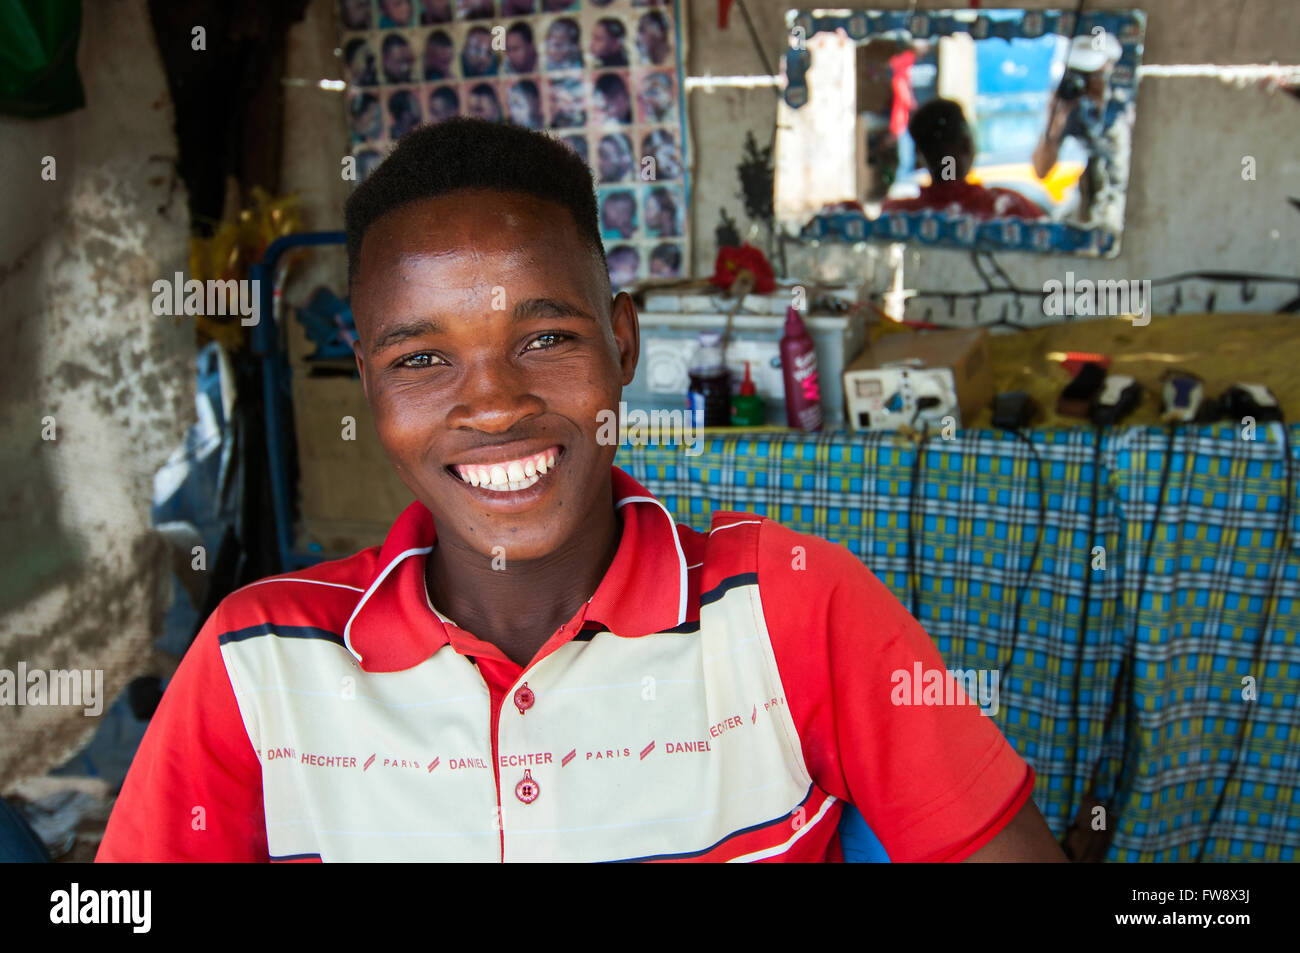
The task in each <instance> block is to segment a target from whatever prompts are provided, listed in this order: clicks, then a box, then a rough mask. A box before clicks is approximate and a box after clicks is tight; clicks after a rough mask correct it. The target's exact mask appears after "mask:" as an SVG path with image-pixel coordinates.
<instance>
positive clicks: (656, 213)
mask: <svg viewBox="0 0 1300 953" xmlns="http://www.w3.org/2000/svg"><path fill="white" fill-rule="evenodd" d="M663 214H664V210H663V206H662V204H660V201H659V196H658V195H656V194H654V193H653V192H651V193H650V194H649V195H647V196H646V200H645V223H646V227H647V228H653V229H660V228H663Z"/></svg>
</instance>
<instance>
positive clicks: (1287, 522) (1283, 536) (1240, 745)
mask: <svg viewBox="0 0 1300 953" xmlns="http://www.w3.org/2000/svg"><path fill="white" fill-rule="evenodd" d="M1278 426H1279V427H1280V428H1281V430H1282V457H1283V461H1284V466H1285V473H1286V499H1285V500H1284V501H1283V503H1282V532H1281V533H1279V534H1278V537H1279V542H1281V544H1282V545H1281V551H1280V554H1279V555H1280V556H1281V558H1280V559H1279V560H1278V566H1277V569H1276V570H1270V573H1269V577H1270V578H1269V583H1268V597H1267V598H1266V599H1265V600H1264V624H1263V626H1261V628H1260V630H1259V635H1258V636H1257V637H1256V638H1255V651H1254V654H1253V655H1252V656H1251V661H1250V670H1251V672H1252V673H1255V674H1256V678H1260V677H1262V673H1261V672H1260V668H1259V663H1260V659H1261V657H1262V656H1263V654H1264V641H1265V639H1267V638H1268V633H1269V630H1270V629H1272V627H1273V609H1274V608H1276V605H1275V604H1274V601H1273V600H1274V596H1275V595H1276V593H1277V581H1278V577H1279V576H1281V575H1282V573H1283V572H1284V571H1285V567H1286V562H1287V558H1288V557H1289V556H1290V554H1291V494H1292V493H1293V492H1295V491H1294V484H1293V482H1292V473H1291V441H1290V438H1289V437H1288V436H1287V432H1286V422H1285V421H1279V423H1278ZM1258 708H1259V692H1258V691H1256V692H1255V697H1254V698H1250V699H1248V700H1247V701H1246V714H1245V715H1244V716H1242V719H1241V725H1240V727H1239V728H1238V729H1237V745H1236V751H1235V752H1234V753H1233V756H1232V766H1231V767H1230V768H1229V769H1228V777H1227V779H1226V780H1225V781H1224V782H1223V790H1222V791H1220V792H1219V797H1218V800H1216V801H1215V803H1214V810H1213V811H1211V812H1210V819H1209V821H1208V822H1207V823H1206V826H1205V839H1204V840H1202V841H1201V848H1200V850H1198V851H1197V852H1196V859H1195V860H1194V861H1193V862H1194V863H1198V864H1199V863H1200V862H1201V858H1202V857H1204V856H1205V848H1206V846H1207V845H1208V844H1209V843H1210V840H1211V839H1212V838H1213V836H1214V825H1215V824H1217V823H1218V820H1219V813H1220V812H1221V811H1222V810H1223V803H1224V801H1225V800H1226V799H1227V796H1228V788H1230V787H1232V781H1233V779H1234V778H1235V777H1236V775H1237V768H1238V767H1239V766H1240V764H1241V753H1242V750H1243V749H1244V747H1245V743H1246V734H1247V729H1248V727H1249V725H1250V722H1251V720H1252V719H1253V718H1254V715H1255V711H1256V710H1257V709H1258Z"/></svg>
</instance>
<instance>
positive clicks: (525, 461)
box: [447, 446, 564, 493]
mask: <svg viewBox="0 0 1300 953" xmlns="http://www.w3.org/2000/svg"><path fill="white" fill-rule="evenodd" d="M563 453H564V448H562V447H559V446H554V447H547V448H546V449H545V450H539V451H537V452H536V453H530V454H526V455H525V456H522V457H514V458H509V459H497V460H489V461H484V462H482V463H454V464H451V465H450V466H448V467H447V469H448V470H450V471H451V472H452V473H454V474H455V475H456V476H458V477H459V478H460V479H461V481H462V482H464V483H468V484H469V485H470V486H476V487H479V488H480V489H485V490H492V491H495V492H498V493H511V492H517V491H519V490H526V489H527V488H528V487H530V486H532V485H533V484H535V483H537V482H538V481H539V480H541V478H542V477H544V476H545V475H546V474H547V473H548V472H550V470H551V468H553V467H554V466H555V461H556V460H557V459H559V457H560V456H561V455H562V454H563Z"/></svg>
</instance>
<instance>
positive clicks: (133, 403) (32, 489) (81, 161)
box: [0, 0, 195, 789]
mask: <svg viewBox="0 0 1300 953" xmlns="http://www.w3.org/2000/svg"><path fill="white" fill-rule="evenodd" d="M78 64H79V68H80V72H81V79H82V82H83V84H84V86H85V92H86V107H85V108H83V109H80V110H77V111H75V112H72V113H69V114H67V115H63V116H59V117H55V118H50V119H41V120H35V121H29V120H20V119H10V118H0V168H3V169H4V173H5V188H4V189H3V190H2V191H0V220H2V221H3V222H4V223H5V228H4V229H3V230H0V301H3V302H4V315H5V321H4V327H5V332H6V339H5V341H4V346H3V347H2V348H0V493H2V494H3V503H2V504H0V513H2V514H3V516H0V563H2V567H0V568H2V570H3V571H0V668H4V669H8V670H10V671H13V670H16V668H17V665H18V663H19V662H24V663H25V664H26V666H27V668H28V670H34V669H44V670H48V669H56V668H57V669H82V670H87V669H89V670H95V669H100V670H102V671H103V673H104V674H103V695H104V698H102V699H101V700H100V701H101V703H102V704H103V705H104V708H105V709H106V708H107V707H108V704H109V703H110V702H111V701H112V700H113V699H114V698H115V697H116V696H117V695H118V694H119V693H120V692H121V691H122V689H123V687H124V686H125V685H126V683H127V682H128V681H129V680H130V679H131V678H132V677H133V676H134V675H135V674H136V673H137V670H138V669H139V668H143V667H144V663H145V660H146V659H147V658H148V656H149V653H150V651H151V641H152V638H153V634H154V633H155V632H156V631H158V629H159V627H160V623H161V619H162V616H163V613H164V612H165V610H166V608H167V605H168V603H169V600H170V595H171V571H170V566H169V564H168V562H167V557H166V553H165V549H164V546H163V545H162V543H161V542H160V541H159V539H158V537H157V535H156V534H155V533H154V531H153V530H151V529H150V524H149V500H150V496H151V490H152V485H153V475H154V472H155V471H156V470H157V469H158V467H159V466H160V465H161V464H162V462H163V461H164V460H165V459H166V457H167V455H168V454H169V453H170V452H171V450H172V449H173V448H174V447H175V446H176V445H177V444H178V443H179V442H180V440H181V438H182V436H183V435H184V432H185V428H186V427H187V426H188V425H189V424H190V423H191V422H192V421H193V419H194V384H193V380H194V354H195V348H194V328H193V324H192V323H187V322H185V321H184V320H183V319H182V320H181V321H179V322H173V321H172V320H171V319H169V318H162V319H160V318H156V317H154V315H153V313H152V310H151V307H150V303H151V293H150V285H151V283H152V282H153V281H154V280H155V279H156V278H157V277H158V276H160V275H164V274H170V273H172V272H174V271H176V270H183V269H184V268H185V267H186V262H185V248H186V244H187V240H188V239H187V234H188V229H187V221H186V219H187V216H186V209H185V191H184V188H183V187H182V186H180V185H179V184H178V183H177V182H176V181H175V177H174V174H173V173H172V169H173V167H174V163H175V156H176V145H175V138H174V136H173V134H172V113H171V101H170V97H169V96H168V93H167V86H166V83H165V81H164V77H163V72H162V66H161V63H160V62H159V59H158V53H157V50H156V47H155V46H154V42H153V31H152V29H151V28H150V25H149V20H148V17H147V15H146V3H145V0H97V2H95V3H87V4H84V6H83V22H82V28H81V41H80V50H79V54H78ZM46 157H50V158H52V159H53V166H52V168H53V176H54V177H53V179H52V180H49V179H46V178H43V177H42V169H43V168H50V166H49V163H48V162H47V161H46ZM50 418H52V420H51V419H50ZM51 426H52V427H53V429H52V430H51V429H50V428H51ZM49 436H52V437H53V438H54V439H44V438H45V437H49ZM5 717H6V719H12V720H11V721H7V722H6V724H7V725H8V726H14V725H16V726H17V729H16V730H7V731H5V732H3V733H0V778H2V779H4V785H5V787H6V789H8V788H10V787H12V786H13V783H14V782H16V781H18V780H20V779H22V778H24V777H27V776H31V775H36V774H40V773H43V772H44V771H46V770H48V769H49V768H51V767H53V766H55V765H58V764H60V763H61V762H62V761H64V760H66V759H67V758H68V757H69V756H70V755H71V754H72V753H73V752H75V751H76V750H78V749H79V748H80V747H81V746H82V745H84V744H85V743H86V741H88V740H89V738H90V736H91V735H92V734H93V732H94V730H95V728H96V727H97V726H98V725H100V724H101V723H102V719H100V718H90V717H86V716H85V715H84V714H83V712H82V711H81V710H80V709H68V708H59V707H54V706H46V707H39V708H31V707H24V708H14V709H11V710H9V711H7V713H6V716H5Z"/></svg>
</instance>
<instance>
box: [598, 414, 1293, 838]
mask: <svg viewBox="0 0 1300 953" xmlns="http://www.w3.org/2000/svg"><path fill="white" fill-rule="evenodd" d="M1287 433H1288V436H1289V438H1290V450H1291V456H1292V458H1293V460H1294V458H1295V456H1296V452H1297V449H1300V448H1297V444H1300V427H1290V428H1288V431H1287ZM1280 436H1281V434H1280V430H1279V429H1278V427H1277V426H1276V425H1274V426H1273V427H1271V428H1265V427H1262V426H1261V427H1260V428H1259V429H1258V431H1256V432H1255V434H1254V438H1255V439H1253V440H1249V439H1243V435H1242V433H1241V432H1239V430H1238V429H1237V428H1235V427H1232V426H1226V425H1225V426H1196V427H1181V428H1179V429H1178V430H1177V431H1176V433H1175V438H1174V443H1173V451H1172V459H1171V460H1170V461H1169V463H1170V472H1169V476H1168V485H1167V489H1166V492H1165V494H1164V503H1163V507H1162V509H1161V512H1160V520H1159V525H1158V526H1156V527H1153V526H1152V520H1153V517H1154V516H1155V510H1156V504H1157V497H1158V496H1159V489H1160V478H1161V472H1162V468H1163V467H1164V465H1165V455H1166V451H1167V448H1168V447H1169V442H1168V435H1167V432H1166V431H1164V430H1162V429H1160V428H1154V427H1153V428H1137V427H1135V428H1129V429H1115V430H1108V431H1106V432H1105V433H1104V435H1103V437H1102V440H1101V450H1100V457H1099V459H1100V467H1099V468H1098V473H1097V485H1098V492H1097V507H1096V514H1095V527H1094V528H1093V531H1092V535H1091V536H1090V535H1089V530H1090V525H1091V524H1092V523H1093V517H1092V507H1091V498H1092V488H1093V469H1094V467H1093V461H1094V458H1095V454H1096V442H1095V441H1096V437H1095V432H1094V431H1093V430H1091V429H1088V428H1079V429H1073V430H1047V431H1036V432H1034V433H1033V434H1032V435H1031V439H1032V440H1033V442H1034V446H1035V448H1036V449H1037V451H1038V454H1039V456H1040V458H1041V460H1042V468H1043V469H1042V475H1043V480H1044V490H1045V493H1046V497H1047V499H1046V501H1045V504H1046V520H1044V521H1042V523H1041V525H1040V519H1039V499H1038V480H1037V475H1038V463H1037V462H1036V461H1035V459H1034V456H1033V454H1032V453H1031V452H1030V450H1029V448H1028V447H1027V445H1026V444H1025V443H1024V442H1023V441H1021V440H1018V439H1016V438H1014V437H1013V436H1011V435H1009V434H1003V433H1000V432H996V431H964V432H958V433H956V434H955V435H953V437H952V439H941V438H940V437H937V436H931V437H930V438H929V439H928V440H927V441H926V443H925V448H924V450H923V451H922V459H921V461H920V466H919V470H918V473H919V479H918V480H917V493H916V498H915V500H913V498H912V497H913V494H912V475H913V466H914V464H915V463H916V454H917V451H916V449H915V445H914V444H911V443H907V442H904V441H902V440H901V439H900V438H899V437H897V436H896V435H895V434H893V433H869V434H851V433H846V432H839V431H832V432H827V433H822V434H815V435H805V434H799V433H746V434H735V435H731V434H726V435H718V434H716V433H715V432H711V433H710V434H709V435H708V436H707V437H706V438H705V440H706V446H705V448H704V452H703V453H702V454H701V455H699V456H689V455H687V454H686V453H685V452H684V449H683V448H682V447H675V446H654V447H630V446H626V445H625V446H624V447H622V448H620V450H619V456H618V459H617V461H616V462H617V463H618V465H619V466H621V467H623V468H624V469H626V470H627V471H628V473H630V474H631V475H632V476H633V477H634V478H636V479H637V480H638V481H640V482H641V483H642V484H643V485H644V486H645V487H646V488H647V489H649V490H650V491H651V492H652V493H654V494H655V495H656V496H657V497H658V498H659V499H660V500H661V501H662V502H663V504H664V505H665V506H667V507H668V509H669V510H670V511H672V512H673V513H674V514H675V515H676V517H677V519H678V520H679V521H680V522H682V523H685V524H687V525H689V526H692V527H694V528H695V529H699V530H704V531H707V529H708V527H709V520H710V514H711V513H712V512H713V511H714V510H740V511H744V512H751V513H758V514H761V515H764V516H768V517H770V518H772V519H775V520H778V521H780V522H781V523H783V524H785V525H786V526H788V527H789V528H791V529H794V530H798V531H800V532H805V533H815V534H816V535H818V536H822V537H825V538H826V539H829V540H831V541H833V542H837V543H842V544H843V545H845V546H847V547H848V548H849V549H850V550H851V551H852V552H853V553H854V554H855V555H857V556H858V557H859V558H860V559H861V560H862V561H863V562H864V563H865V564H866V565H867V566H868V567H869V568H870V569H871V570H872V571H873V572H874V573H875V574H876V575H877V576H878V577H879V578H880V579H881V580H882V581H883V582H884V583H885V584H886V585H888V586H889V587H890V589H891V590H892V591H893V592H894V594H895V595H896V596H898V598H899V599H900V600H901V601H902V602H903V604H904V605H907V606H909V607H910V606H911V605H912V604H913V597H914V596H915V598H916V600H917V604H918V609H917V617H918V619H919V620H920V621H921V623H922V624H923V625H924V626H925V628H926V630H927V631H928V632H929V633H930V635H931V636H932V637H933V639H934V640H935V642H936V644H937V645H938V647H939V650H940V652H941V653H942V654H943V657H944V659H945V661H946V662H947V664H948V665H949V667H950V668H954V669H956V668H962V669H971V668H975V669H997V668H999V666H1000V665H1001V664H1002V662H1003V661H1004V660H1005V659H1006V652H1007V649H1008V648H1009V646H1010V644H1011V628H1012V622H1013V617H1014V606H1015V601H1016V597H1017V594H1018V593H1019V592H1020V589H1021V587H1023V586H1026V585H1027V586H1028V588H1027V590H1026V591H1025V594H1024V597H1023V602H1022V606H1021V610H1020V618H1019V635H1018V637H1017V639H1016V649H1015V657H1014V660H1013V661H1012V662H1011V665H1010V668H1009V670H1008V671H1007V675H1006V678H1005V680H1004V681H1003V683H1002V684H1001V686H1000V699H999V701H1000V710H999V711H998V713H997V715H996V716H995V720H996V721H997V723H998V725H999V727H1000V728H1001V729H1002V731H1003V732H1004V734H1005V735H1006V736H1007V738H1008V739H1009V740H1010V742H1011V743H1012V745H1014V746H1015V748H1016V750H1017V751H1018V752H1019V753H1020V754H1021V755H1022V756H1023V757H1024V758H1025V759H1026V760H1027V761H1029V762H1030V763H1031V764H1032V765H1033V766H1034V768H1035V770H1036V772H1037V774H1038V786H1037V788H1036V790H1035V792H1034V796H1035V800H1036V802H1037V803H1038V805H1039V807H1040V808H1041V810H1042V812H1043V814H1044V816H1045V817H1046V818H1047V820H1048V823H1049V824H1050V825H1051V827H1052V829H1053V830H1054V831H1055V832H1056V833H1057V834H1058V835H1059V834H1060V833H1061V832H1063V831H1064V829H1065V828H1066V827H1067V826H1068V824H1069V823H1070V821H1071V820H1072V819H1073V817H1074V814H1075V812H1076V811H1077V810H1078V805H1079V803H1080V800H1081V799H1082V797H1083V795H1084V793H1085V791H1086V790H1087V788H1088V785H1089V781H1090V778H1091V777H1092V776H1093V773H1094V765H1097V764H1098V763H1100V765H1101V768H1100V770H1099V772H1098V776H1099V778H1100V781H1099V791H1098V793H1099V795H1100V797H1101V798H1102V800H1103V801H1111V802H1112V806H1113V811H1112V813H1111V815H1110V820H1109V823H1111V824H1112V825H1113V826H1114V839H1113V840H1112V842H1111V847H1110V852H1109V855H1108V858H1107V859H1108V860H1116V861H1189V860H1193V859H1195V858H1196V857H1197V855H1198V854H1199V853H1201V852H1202V851H1203V858H1202V859H1203V860H1205V861H1212V860H1266V861H1292V860H1296V859H1297V851H1298V849H1300V805H1298V804H1297V803H1296V802H1295V797H1294V795H1295V790H1296V783H1297V774H1298V773H1300V706H1298V705H1297V695H1298V693H1300V636H1298V635H1297V631H1298V630H1300V600H1298V599H1297V596H1298V595H1300V584H1298V581H1297V580H1298V578H1300V571H1298V570H1300V560H1298V559H1297V550H1300V541H1298V540H1297V536H1298V535H1300V534H1297V533H1296V532H1295V530H1296V525H1297V523H1298V522H1300V505H1296V503H1295V501H1294V498H1293V502H1292V506H1291V527H1290V529H1291V532H1290V533H1287V534H1285V538H1286V540H1289V542H1290V545H1289V547H1287V548H1286V550H1285V551H1284V549H1283V546H1284V541H1283V535H1284V534H1283V533H1282V530H1283V525H1282V514H1283V504H1284V500H1285V495H1286V487H1287V485H1288V483H1287V472H1286V467H1285V458H1284V457H1283V453H1282V445H1281V441H1280V439H1279V438H1280ZM1292 472H1293V474H1295V477H1294V478H1293V482H1292V487H1293V489H1292V492H1293V493H1294V492H1295V484H1297V483H1300V467H1296V466H1295V465H1294V463H1293V467H1292ZM909 525H911V527H912V533H913V534H914V537H915V543H916V563H915V569H914V573H915V574H914V576H913V578H912V580H910V581H909V578H908V572H909V567H908V563H909V553H908V535H909ZM1152 533H1155V539H1154V542H1153V544H1152V546H1151V558H1150V563H1149V564H1148V565H1146V566H1144V565H1143V562H1144V556H1145V554H1146V548H1147V541H1148V539H1149V538H1150V536H1151V534H1152ZM1040 534H1041V538H1042V542H1041V547H1040V551H1039V555H1038V560H1037V563H1036V565H1035V568H1034V572H1033V574H1032V576H1030V574H1029V572H1028V570H1029V568H1030V566H1029V563H1030V556H1031V553H1032V552H1033V547H1034V542H1035V540H1036V539H1037V538H1038V537H1039V535H1040ZM1086 577H1090V578H1089V579H1088V586H1087V602H1088V612H1087V621H1086V625H1085V626H1084V631H1082V632H1081V631H1080V622H1081V615H1082V612H1081V610H1082V608H1083V600H1084V598H1085V578H1086ZM1139 598H1140V599H1141V611H1140V612H1137V611H1136V609H1137V605H1138V600H1139ZM1266 620H1271V621H1268V622H1267V623H1266ZM1266 624H1267V625H1268V631H1267V632H1264V633H1263V640H1264V642H1263V647H1262V653H1263V654H1262V657H1261V662H1260V666H1259V668H1258V669H1257V670H1253V669H1252V668H1251V662H1252V659H1253V657H1254V654H1255V649H1256V644H1257V642H1258V640H1259V639H1260V638H1261V632H1262V630H1263V628H1264V626H1265V625H1266ZM1130 651H1132V652H1133V653H1134V657H1135V659H1136V664H1135V665H1134V670H1133V673H1132V674H1133V691H1132V697H1133V699H1134V700H1135V701H1134V704H1133V705H1131V706H1130V705H1129V704H1128V703H1127V698H1128V694H1129V693H1128V692H1127V691H1124V692H1121V693H1120V698H1121V702H1120V705H1119V707H1118V710H1117V713H1116V716H1115V718H1114V719H1113V722H1112V725H1111V728H1110V730H1109V732H1107V731H1105V730H1104V729H1105V724H1106V715H1107V712H1108V710H1109V709H1110V707H1111V701H1112V698H1113V697H1115V684H1116V676H1117V673H1118V672H1119V669H1120V663H1121V660H1122V659H1123V657H1124V656H1125V654H1126V653H1128V652H1130ZM1076 678H1077V680H1078V689H1079V690H1078V693H1077V695H1076V692H1075V682H1076ZM1243 725H1244V728H1245V741H1244V746H1243V749H1242V757H1241V762H1240V764H1239V765H1238V768H1237V770H1236V773H1235V775H1234V776H1233V778H1232V781H1231V784H1230V786H1229V790H1228V791H1227V794H1226V797H1225V799H1224V802H1223V806H1222V808H1221V810H1220V812H1219V814H1218V817H1217V819H1216V820H1215V822H1214V825H1213V830H1210V829H1209V823H1208V822H1209V821H1210V817H1211V814H1212V813H1213V812H1214V807H1215V804H1216V802H1217V801H1218V799H1219V795H1220V793H1221V792H1222V791H1223V789H1224V784H1225V782H1226V781H1227V779H1228V774H1229V770H1230V766H1231V764H1232V762H1233V758H1234V755H1235V753H1236V751H1237V744H1238V741H1237V739H1238V736H1239V732H1241V731H1242V730H1243ZM1126 737H1127V739H1128V746H1127V751H1128V761H1129V767H1128V769H1127V770H1125V771H1123V772H1120V770H1119V769H1120V756H1121V753H1122V752H1123V751H1124V750H1125V746H1124V741H1125V738H1126ZM1117 777H1120V778H1122V781H1121V782H1119V783H1118V787H1117V780H1116V779H1117Z"/></svg>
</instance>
